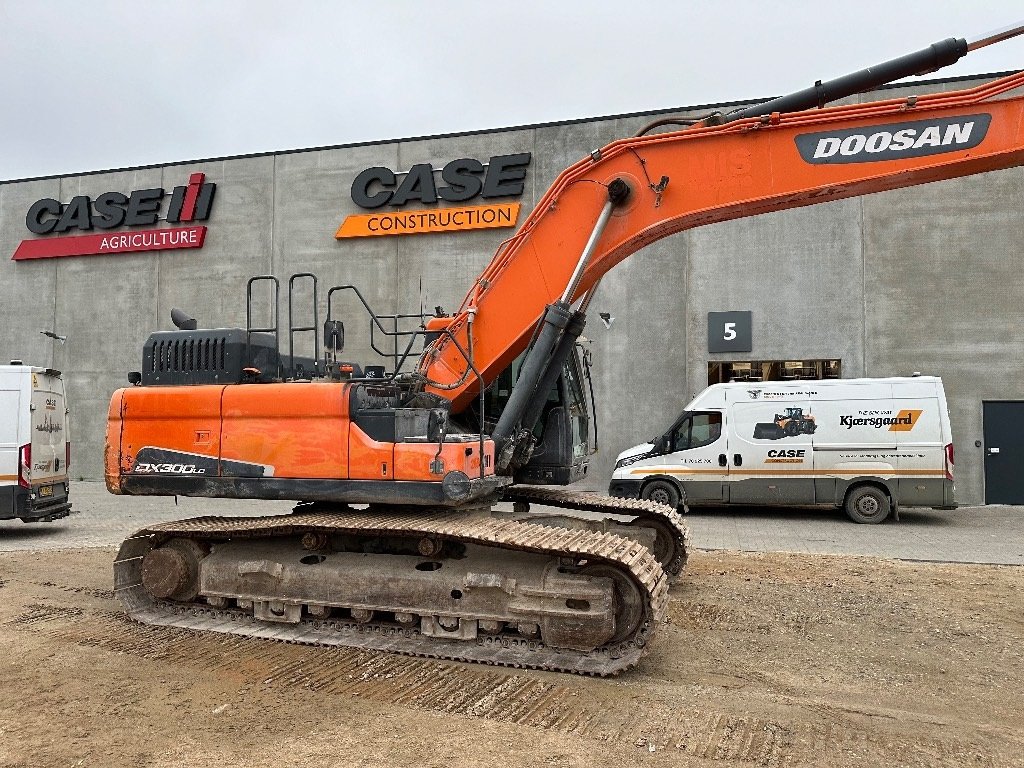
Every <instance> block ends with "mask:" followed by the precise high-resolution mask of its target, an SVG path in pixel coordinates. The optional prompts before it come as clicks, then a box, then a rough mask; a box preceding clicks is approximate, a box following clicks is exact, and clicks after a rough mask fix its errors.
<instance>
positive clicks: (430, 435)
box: [427, 408, 448, 443]
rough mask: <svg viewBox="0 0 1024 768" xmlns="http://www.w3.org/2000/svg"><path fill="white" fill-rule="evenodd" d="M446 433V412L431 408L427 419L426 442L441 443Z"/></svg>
mask: <svg viewBox="0 0 1024 768" xmlns="http://www.w3.org/2000/svg"><path fill="white" fill-rule="evenodd" d="M447 431H448V412H447V411H445V410H443V409H441V408H431V409H430V415H429V416H428V417H427V442H430V443H439V442H441V441H442V440H444V436H445V433H446V432H447Z"/></svg>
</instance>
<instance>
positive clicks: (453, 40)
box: [0, 0, 1024, 180]
mask: <svg viewBox="0 0 1024 768" xmlns="http://www.w3.org/2000/svg"><path fill="white" fill-rule="evenodd" d="M972 6H973V7H972ZM1022 21H1024V6H1022V4H1021V3H1020V0H1016V1H1012V0H984V2H977V1H975V2H953V1H952V0H903V1H902V2H901V1H900V0H886V1H884V2H881V1H878V0H849V1H848V0H842V1H837V2H829V1H828V0H761V1H760V2H755V1H753V0H751V1H749V2H748V1H746V0H717V2H700V1H699V0H689V2H683V1H682V0H680V1H679V2H661V3H658V2H644V1H643V0H626V1H623V0H617V1H616V2H599V1H597V0H595V1H594V2H583V0H573V1H572V2H557V0H512V2H486V1H485V0H476V1H473V0H453V1H452V2H445V1H444V0H418V1H415V2H413V1H410V2H399V1H397V0H396V1H395V2H388V1H387V0H370V1H369V2H366V1H364V2H343V1H342V0H338V2H327V0H323V1H322V2H315V1H313V0H280V1H279V2H267V1H265V0H247V1H246V2H243V1H242V0H204V1H198V0H160V1H155V0H154V1H144V2H139V1H138V0H135V1H134V2H128V1H124V2H120V1H116V0H107V1H102V0H87V1H83V0H75V1H74V2H64V1H63V0H60V1H58V0H52V1H51V2H44V1H42V0H40V1H39V2H31V1H30V0H20V1H19V0H0V118H2V119H0V180H4V179H21V178H29V177H35V176H46V175H53V174H64V173H74V172H79V171H92V170H101V169H108V168H120V167H126V166H136V165H146V164H162V163H167V162H173V161H181V160H194V159H202V158H209V157H221V156H225V155H238V154H246V153H251V152H272V151H276V150H286V149H297V148H306V147H317V146H330V145H336V144H345V143H350V142H358V141H373V140H379V139H395V138H404V137H409V136H422V135H430V134H438V133H453V132H459V131H474V130H480V129H485V128H501V127H506V126H513V125H523V124H530V123H540V122H549V121H558V120H570V119H575V118H583V117H596V116H601V115H613V114H621V113H628V112H641V111H646V110H657V109H665V108H669V107H679V106H689V105H696V104H706V103H714V102H728V101H738V100H742V99H751V98H760V97H768V96H776V95H780V94H782V93H788V92H790V91H794V90H798V89H800V88H803V87H806V86H808V85H811V84H812V83H813V82H814V81H815V80H817V79H822V80H827V79H830V78H833V77H837V76H839V75H842V74H845V73H847V72H852V71H854V70H858V69H862V68H864V67H867V66H870V65H872V64H877V63H879V62H881V61H883V60H886V59H889V58H894V57H896V56H899V55H902V54H904V53H908V52H910V51H915V50H918V49H920V48H923V47H925V46H927V45H929V44H931V43H934V42H936V41H938V40H942V39H944V38H947V37H966V38H969V39H970V38H972V37H977V36H980V35H981V34H982V33H985V32H989V31H992V30H994V29H998V28H1002V27H1006V26H1008V25H1011V24H1015V23H1018V22H1022ZM1022 68H1024V37H1019V38H1016V39H1013V40H1009V41H1006V42H1003V43H1001V44H998V45H995V46H991V47H989V48H985V49H983V50H980V51H978V52H976V53H972V54H969V55H968V56H967V57H965V58H964V59H963V60H961V61H960V62H959V63H958V64H956V65H954V66H953V67H950V68H948V69H945V70H943V71H942V72H940V73H938V74H935V75H931V76H930V77H942V76H956V75H968V74H980V73H989V72H997V71H1005V70H1016V69H1022Z"/></svg>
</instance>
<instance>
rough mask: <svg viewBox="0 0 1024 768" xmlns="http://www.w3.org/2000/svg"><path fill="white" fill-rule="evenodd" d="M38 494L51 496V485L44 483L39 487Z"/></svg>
mask: <svg viewBox="0 0 1024 768" xmlns="http://www.w3.org/2000/svg"><path fill="white" fill-rule="evenodd" d="M39 495H40V496H53V486H52V485H44V486H42V487H41V488H40V489H39Z"/></svg>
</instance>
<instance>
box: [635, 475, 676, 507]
mask: <svg viewBox="0 0 1024 768" xmlns="http://www.w3.org/2000/svg"><path fill="white" fill-rule="evenodd" d="M641 498H644V499H647V500H648V501H657V502H658V503H660V504H667V505H668V506H670V507H672V509H678V508H679V489H678V488H676V487H675V486H674V485H673V484H672V483H670V482H669V481H668V480H654V481H652V482H650V483H648V484H647V485H645V486H644V490H643V493H642V494H641Z"/></svg>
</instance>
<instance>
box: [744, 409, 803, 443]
mask: <svg viewBox="0 0 1024 768" xmlns="http://www.w3.org/2000/svg"><path fill="white" fill-rule="evenodd" d="M817 428H818V425H817V424H816V423H815V422H814V417H813V416H811V415H810V414H808V415H806V416H805V415H804V409H803V408H798V407H797V408H787V409H786V410H785V412H784V413H776V414H775V421H771V422H762V423H760V424H755V425H754V439H755V440H780V439H782V438H783V437H796V436H797V435H813V434H814V430H815V429H817Z"/></svg>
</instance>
